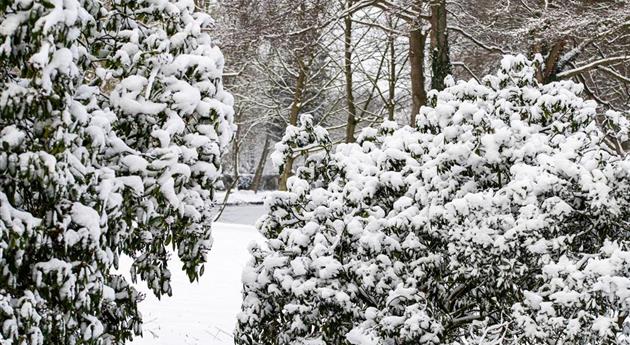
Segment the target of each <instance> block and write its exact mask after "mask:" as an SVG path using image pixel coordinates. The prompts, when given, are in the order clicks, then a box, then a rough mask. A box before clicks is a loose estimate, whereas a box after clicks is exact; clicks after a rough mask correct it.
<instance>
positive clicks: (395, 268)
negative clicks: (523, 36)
mask: <svg viewBox="0 0 630 345" xmlns="http://www.w3.org/2000/svg"><path fill="white" fill-rule="evenodd" d="M538 63H540V59H536V60H535V61H528V60H527V59H526V58H524V57H523V56H507V57H505V58H504V59H503V61H502V64H501V68H500V70H499V71H498V72H497V73H496V74H494V75H489V76H487V77H485V78H484V79H483V80H482V82H481V83H477V82H475V81H469V82H462V81H460V82H457V83H455V82H454V81H452V80H449V81H448V83H447V84H448V85H447V87H446V89H445V90H443V91H441V92H435V91H433V92H431V93H430V97H429V106H426V107H423V108H422V110H421V112H420V114H419V116H418V122H417V126H416V127H415V128H410V127H404V128H397V126H396V124H394V123H391V122H385V123H384V124H383V125H382V126H381V127H380V128H378V129H372V128H368V129H365V130H364V131H363V132H362V133H361V135H360V136H359V138H358V141H357V143H354V144H341V145H339V146H337V147H336V148H335V149H334V150H331V149H330V147H329V144H328V142H329V141H328V140H327V139H324V140H322V139H320V138H319V137H317V136H314V135H313V133H315V132H320V133H321V129H316V128H313V127H312V126H303V127H302V128H301V129H300V130H302V131H305V132H306V133H305V134H291V135H287V136H285V139H284V141H283V143H281V144H280V145H279V146H278V147H279V148H280V153H279V154H278V155H279V156H285V157H286V156H287V155H286V154H285V153H286V151H287V150H289V151H290V149H288V148H291V147H296V146H295V145H291V144H290V143H291V140H287V139H290V138H296V137H303V138H311V139H312V140H311V142H310V144H305V143H302V146H308V145H312V146H320V147H321V148H323V149H324V150H320V153H319V154H316V155H313V156H311V158H309V161H308V162H307V164H306V165H305V167H304V168H302V169H300V170H298V172H297V173H296V176H293V177H292V178H291V179H290V180H289V183H288V185H289V188H288V189H289V190H288V191H287V192H278V193H276V194H273V195H272V196H271V197H269V198H268V200H267V204H268V206H269V208H270V211H269V213H268V214H267V215H265V216H264V217H263V218H262V219H261V220H260V221H259V223H258V228H259V230H260V231H261V232H262V233H263V234H264V235H265V236H266V238H267V243H266V245H265V246H264V247H263V246H257V247H254V248H252V250H251V252H252V254H253V255H254V258H253V259H252V261H251V262H250V263H249V265H248V267H247V268H246V270H245V272H244V274H243V282H244V286H245V291H244V302H243V306H242V312H241V314H240V315H239V320H238V329H237V333H236V340H237V343H239V344H354V345H377V344H378V345H385V344H387V345H390V344H462V345H463V344H543V343H544V344H546V343H548V342H547V341H548V340H553V342H551V343H553V344H611V343H618V344H628V343H629V339H630V338H629V336H630V320H628V319H627V318H626V317H627V315H628V313H629V312H630V279H629V278H628V276H629V274H630V271H629V270H630V251H629V250H630V248H628V245H629V244H630V241H629V240H630V239H629V238H628V234H629V233H630V232H629V231H630V224H629V223H628V220H629V219H630V217H629V216H630V214H629V212H630V159H629V158H628V157H621V156H619V155H617V153H616V152H617V151H616V150H615V148H614V147H611V146H610V145H608V144H607V142H608V141H607V140H605V139H606V138H607V137H606V136H607V135H608V136H616V137H622V136H625V135H627V131H628V122H627V121H626V120H622V118H624V117H623V116H622V115H621V114H613V113H608V114H607V118H608V119H609V121H607V122H606V121H604V122H602V125H601V126H603V127H601V126H598V125H597V123H596V121H595V120H596V106H595V104H594V103H593V102H591V101H586V100H584V99H582V98H581V97H580V96H579V94H580V92H581V91H582V86H581V85H578V84H575V83H573V82H570V81H562V82H555V83H551V84H548V85H540V84H538V83H537V81H536V79H535V78H534V72H535V65H536V64H538ZM624 119H625V118H624ZM602 129H603V130H602Z"/></svg>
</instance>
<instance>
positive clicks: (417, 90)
mask: <svg viewBox="0 0 630 345" xmlns="http://www.w3.org/2000/svg"><path fill="white" fill-rule="evenodd" d="M425 42H426V35H425V34H424V33H423V32H422V28H421V27H420V25H419V24H415V25H414V27H413V28H412V29H411V31H410V32H409V66H410V68H411V121H410V125H411V126H412V127H415V126H416V116H417V115H418V113H419V112H420V107H421V106H423V105H425V104H426V102H427V92H426V90H425V89H424V81H425V79H424V45H425Z"/></svg>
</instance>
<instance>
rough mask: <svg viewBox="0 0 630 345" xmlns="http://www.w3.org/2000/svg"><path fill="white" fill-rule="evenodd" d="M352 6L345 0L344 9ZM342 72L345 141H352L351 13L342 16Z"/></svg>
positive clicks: (353, 107) (355, 117)
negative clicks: (345, 116) (343, 77)
mask: <svg viewBox="0 0 630 345" xmlns="http://www.w3.org/2000/svg"><path fill="white" fill-rule="evenodd" d="M350 7H352V0H347V2H346V9H349V8H350ZM344 24H345V27H344V42H343V43H344V74H345V77H346V102H347V105H348V121H347V122H348V123H347V125H346V142H347V143H353V142H354V140H355V139H354V131H355V129H356V127H357V108H356V106H355V104H354V94H353V91H352V88H353V87H354V85H353V83H352V13H348V14H347V15H346V17H345V18H344Z"/></svg>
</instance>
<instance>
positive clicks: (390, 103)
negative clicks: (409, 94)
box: [387, 16, 396, 121]
mask: <svg viewBox="0 0 630 345" xmlns="http://www.w3.org/2000/svg"><path fill="white" fill-rule="evenodd" d="M389 21H390V27H391V28H393V27H394V21H393V20H392V17H391V16H390V17H389ZM387 49H388V50H389V79H388V89H389V90H388V91H389V94H388V99H387V119H388V120H389V121H394V112H395V110H396V103H395V98H396V42H395V37H394V33H393V32H390V33H388V34H387Z"/></svg>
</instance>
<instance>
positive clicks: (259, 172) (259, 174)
mask: <svg viewBox="0 0 630 345" xmlns="http://www.w3.org/2000/svg"><path fill="white" fill-rule="evenodd" d="M270 143H271V140H270V139H269V134H267V135H266V136H265V144H264V145H263V150H262V153H261V154H260V160H259V161H258V165H256V171H255V172H254V180H253V181H252V189H253V190H254V193H257V192H258V190H259V189H260V184H261V182H262V178H263V172H264V171H265V163H267V156H268V155H269V144H270Z"/></svg>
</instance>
